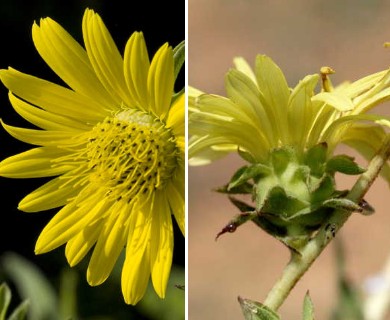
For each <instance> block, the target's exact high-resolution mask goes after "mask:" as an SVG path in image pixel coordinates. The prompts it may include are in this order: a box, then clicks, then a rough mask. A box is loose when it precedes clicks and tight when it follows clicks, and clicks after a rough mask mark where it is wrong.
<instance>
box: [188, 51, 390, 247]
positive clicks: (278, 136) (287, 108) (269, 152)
mask: <svg viewBox="0 0 390 320" xmlns="http://www.w3.org/2000/svg"><path fill="white" fill-rule="evenodd" d="M234 62H235V67H236V68H234V69H231V70H230V71H229V72H228V73H227V75H226V92H227V97H223V96H218V95H212V94H206V93H203V92H201V91H199V90H197V89H194V88H192V89H191V90H190V91H189V111H190V118H189V128H190V134H191V135H192V136H191V139H190V141H189V158H190V163H191V164H193V165H201V164H207V163H209V162H211V161H213V160H215V159H217V158H219V157H221V156H223V155H225V154H227V153H229V152H238V153H239V154H240V156H241V157H242V158H243V159H244V160H246V161H247V162H248V163H249V164H248V165H247V166H244V167H243V168H241V169H240V170H238V171H237V172H236V173H235V175H234V176H233V178H232V180H231V181H230V183H229V184H228V185H227V186H226V187H225V188H222V189H221V190H222V191H223V192H227V193H230V194H234V193H251V194H252V195H253V197H254V199H255V202H256V204H255V207H254V208H250V207H248V206H246V205H243V204H242V203H239V202H237V201H236V200H233V202H234V203H235V204H236V205H237V206H238V207H239V208H240V210H241V211H242V212H243V215H241V216H240V217H238V218H237V219H236V220H234V223H230V224H229V225H228V226H227V227H226V228H225V229H224V230H225V231H234V229H235V228H236V227H237V225H239V224H241V223H243V222H245V221H247V220H248V219H249V220H253V221H254V222H255V223H256V224H258V225H259V226H260V227H262V228H263V229H265V230H266V231H268V232H271V233H273V234H274V235H276V236H277V237H279V238H280V239H282V241H283V242H285V243H287V244H288V245H289V246H290V247H293V246H295V247H296V246H299V244H296V242H297V239H298V240H299V239H300V237H301V236H302V237H304V238H305V239H306V240H307V235H308V234H309V235H310V233H311V232H312V231H313V230H316V229H317V228H318V227H319V226H320V225H321V223H322V222H323V221H324V219H325V217H326V216H327V212H328V209H329V208H330V207H335V206H339V205H340V206H345V207H348V208H347V209H348V210H349V209H351V210H355V209H359V207H357V206H356V204H352V203H347V202H348V201H345V199H343V195H345V194H343V193H342V192H340V191H337V190H336V189H335V183H334V175H335V172H337V171H339V172H342V173H346V174H359V173H361V172H362V171H364V169H363V168H360V167H359V166H358V165H357V164H356V163H355V162H354V161H353V159H352V158H351V157H348V156H344V155H339V156H334V151H335V148H336V147H337V146H338V145H339V144H341V143H344V144H347V145H349V146H351V147H352V148H355V149H356V150H357V152H359V153H361V154H362V155H364V156H365V157H367V158H370V157H371V156H372V155H373V154H374V153H375V152H376V150H377V149H378V148H379V146H380V145H381V142H382V140H383V138H384V136H385V134H386V132H385V129H384V127H386V126H389V124H390V122H389V119H387V118H386V117H384V116H380V115H374V114H368V113H367V112H368V111H369V110H371V109H372V108H373V107H375V106H376V105H378V104H379V103H381V102H383V101H385V100H388V99H389V98H390V71H382V72H378V73H375V74H373V75H370V76H367V77H365V78H362V79H360V80H358V81H356V82H353V83H345V84H343V85H341V86H339V87H336V88H333V86H332V84H331V82H330V79H329V74H331V73H333V70H332V69H331V68H327V67H325V68H322V69H321V73H320V74H313V75H308V76H306V77H305V78H304V79H303V80H301V81H300V82H299V83H298V85H297V86H296V87H295V88H289V86H288V85H287V82H286V79H285V77H284V75H283V73H282V71H281V70H280V69H279V67H278V66H277V65H276V64H275V63H274V62H273V61H272V60H271V59H270V58H269V57H267V56H265V55H259V56H257V58H256V65H255V69H254V71H253V70H252V69H251V68H250V66H249V65H248V64H247V63H246V61H245V60H244V59H243V58H236V59H235V60H234ZM320 79H321V80H322V88H321V89H320V90H319V92H317V93H316V92H315V91H316V87H317V85H318V82H319V81H320ZM388 173H389V169H388V168H386V169H385V170H384V174H386V175H387V177H390V176H389V174H388ZM251 210H252V213H251V214H250V213H249V212H250V211H251ZM291 239H292V240H291ZM298 242H299V241H298Z"/></svg>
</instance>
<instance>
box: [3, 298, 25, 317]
mask: <svg viewBox="0 0 390 320" xmlns="http://www.w3.org/2000/svg"><path fill="white" fill-rule="evenodd" d="M29 307H30V301H29V300H25V301H23V302H22V303H21V304H19V305H18V306H17V308H16V309H15V310H14V312H12V314H11V315H10V316H9V318H8V320H25V319H27V312H28V309H29Z"/></svg>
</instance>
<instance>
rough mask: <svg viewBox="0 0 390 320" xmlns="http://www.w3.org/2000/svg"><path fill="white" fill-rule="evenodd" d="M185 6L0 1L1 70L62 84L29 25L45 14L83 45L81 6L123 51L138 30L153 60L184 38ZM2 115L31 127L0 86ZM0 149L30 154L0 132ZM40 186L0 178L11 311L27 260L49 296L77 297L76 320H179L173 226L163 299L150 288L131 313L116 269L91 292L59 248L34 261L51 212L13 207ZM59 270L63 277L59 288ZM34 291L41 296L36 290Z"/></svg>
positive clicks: (180, 278) (179, 266)
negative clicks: (99, 21) (42, 55)
mask: <svg viewBox="0 0 390 320" xmlns="http://www.w3.org/2000/svg"><path fill="white" fill-rule="evenodd" d="M184 5H185V3H184V2H183V1H179V0H175V1H170V2H168V3H166V2H164V3H162V2H156V3H150V2H142V1H137V2H128V1H116V0H112V1H104V0H100V1H99V0H88V1H76V0H69V1H52V0H46V1H44V0H39V1H27V0H2V1H0V16H1V19H0V37H1V49H0V68H7V67H8V66H12V67H13V68H16V69H18V70H20V71H22V72H25V73H28V74H32V75H35V76H38V77H40V78H43V79H47V80H50V81H53V82H55V83H58V84H61V83H62V82H61V80H60V79H59V78H58V77H57V76H56V75H55V74H54V72H52V71H51V70H50V68H49V67H48V66H47V65H46V64H45V62H44V61H43V60H42V59H41V58H40V56H39V54H38V53H37V51H36V50H35V48H34V45H33V42H32V38H31V27H32V24H33V22H34V21H37V22H38V21H39V19H40V18H43V17H47V16H49V17H51V18H52V19H54V20H56V21H57V22H59V23H60V24H61V25H62V26H63V27H64V28H65V29H66V30H67V31H68V32H69V33H70V34H71V35H72V36H73V37H74V38H75V39H77V40H78V41H79V42H80V43H82V33H81V21H82V16H83V14H84V10H85V8H87V7H89V8H91V9H94V10H95V11H96V12H97V13H99V15H100V16H101V17H102V19H103V21H104V22H105V24H106V26H107V27H108V29H109V30H110V32H111V34H112V36H113V38H114V40H115V42H116V44H117V46H118V48H119V50H120V51H121V52H123V50H124V46H125V43H126V41H127V39H128V38H129V37H130V35H131V34H132V33H133V32H134V31H143V33H144V35H145V39H146V43H147V46H148V50H149V55H150V56H151V57H152V56H153V54H154V53H155V52H156V50H157V49H158V48H159V47H160V46H161V45H162V44H164V43H165V42H169V44H170V45H172V46H173V47H174V46H176V45H177V44H179V43H180V42H181V41H182V40H184V39H185V14H184V12H185V6H184ZM183 86H184V71H183V70H182V72H181V74H180V75H179V78H178V82H177V89H180V88H182V87H183ZM0 117H1V118H2V119H3V120H4V121H5V122H6V123H8V124H11V125H16V126H18V125H20V126H26V127H28V126H29V124H28V123H26V122H25V121H23V119H21V117H19V116H18V115H17V114H16V113H15V112H14V110H13V109H12V108H11V105H10V103H9V101H8V96H7V90H6V88H5V87H4V86H2V85H1V86H0ZM0 145H1V147H0V159H4V158H5V157H7V156H10V155H13V154H15V153H18V152H21V151H24V150H27V149H29V148H30V146H28V145H25V144H23V143H22V142H20V141H17V140H15V139H13V138H11V137H10V136H9V135H8V134H7V133H6V132H5V131H4V130H0ZM45 181H46V180H45V179H29V180H14V179H5V178H0V190H1V204H2V205H1V223H0V228H1V229H0V246H1V247H0V259H1V260H0V281H2V280H6V281H7V283H8V284H9V286H10V287H11V290H12V293H13V298H12V306H11V309H12V307H14V306H16V305H17V304H18V303H19V302H20V301H21V299H22V298H23V292H21V290H20V286H17V285H18V283H17V281H15V280H17V279H18V278H19V279H20V273H18V272H19V270H18V269H17V267H16V268H15V267H14V265H13V263H15V259H25V260H27V261H25V262H26V263H27V264H29V263H32V264H33V267H34V268H35V267H36V268H38V272H42V273H43V276H44V279H45V281H46V280H47V281H48V282H49V285H50V286H51V287H52V291H53V292H54V293H55V295H59V294H60V291H61V290H65V293H66V294H65V295H74V294H76V295H77V299H76V301H77V307H76V310H77V313H76V315H77V317H75V318H74V319H115V320H116V319H118V320H120V319H145V320H146V319H173V320H175V319H179V320H180V319H184V301H185V297H184V296H185V293H184V291H183V290H180V289H177V288H176V287H175V285H184V266H185V252H184V248H185V244H184V243H185V241H184V237H183V236H182V235H181V233H180V231H179V229H178V228H177V226H176V225H175V251H174V261H173V263H174V267H173V270H172V275H171V280H170V283H169V289H168V294H167V298H166V300H160V299H159V298H158V297H157V296H156V295H155V293H154V292H153V290H149V291H148V292H149V294H148V295H147V296H146V297H145V299H144V300H143V301H142V302H141V303H139V304H138V305H137V306H136V307H132V306H127V305H125V303H124V302H123V298H122V293H121V289H120V266H119V267H117V269H116V271H115V272H113V274H112V275H111V276H110V278H109V279H108V280H107V281H106V282H105V283H104V284H102V285H101V286H98V287H94V288H92V287H89V286H88V284H87V283H86V280H85V272H86V267H87V262H88V258H86V259H84V261H83V262H82V263H80V265H78V266H76V267H75V268H73V269H70V268H69V267H68V265H67V262H66V260H65V257H64V247H60V248H59V249H57V250H54V251H52V252H50V253H48V254H44V255H40V256H35V255H34V246H35V241H36V239H37V237H38V235H39V233H40V231H41V230H42V228H43V227H44V226H45V224H46V223H47V222H48V221H49V220H50V218H51V217H52V216H53V215H54V214H55V213H56V211H57V210H53V211H49V212H40V213H29V214H27V213H22V212H20V211H18V210H17V209H16V208H17V204H18V202H19V201H20V200H21V199H22V197H24V196H25V195H26V194H28V193H29V192H31V191H32V190H34V189H35V188H37V187H38V186H40V185H41V184H42V183H43V182H45ZM10 253H11V254H10ZM15 254H16V256H15ZM17 261H19V260H17ZM22 261H24V260H22ZM17 264H18V263H17ZM19 264H22V262H21V263H19ZM64 272H65V274H67V275H68V277H69V278H65V279H66V280H65V281H63V282H61V281H62V280H61V277H62V276H63V273H64ZM72 279H73V280H72ZM39 281H40V280H38V283H39ZM42 281H43V280H42ZM72 284H73V285H72ZM64 285H65V287H64ZM72 287H73V289H72ZM35 289H36V291H37V292H39V288H38V287H36V288H35ZM73 290H75V291H73ZM36 298H37V297H36ZM38 300H41V302H43V301H42V300H43V298H39V297H38ZM56 307H57V306H56ZM49 319H55V318H49ZM38 320H44V319H38Z"/></svg>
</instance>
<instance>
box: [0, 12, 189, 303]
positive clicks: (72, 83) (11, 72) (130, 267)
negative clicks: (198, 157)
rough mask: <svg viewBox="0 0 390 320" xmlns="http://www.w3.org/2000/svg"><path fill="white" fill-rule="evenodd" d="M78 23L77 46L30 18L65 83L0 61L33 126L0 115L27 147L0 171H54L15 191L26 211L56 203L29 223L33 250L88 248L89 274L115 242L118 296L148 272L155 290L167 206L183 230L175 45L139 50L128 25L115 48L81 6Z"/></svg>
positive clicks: (18, 107) (39, 44)
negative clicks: (39, 220)
mask: <svg viewBox="0 0 390 320" xmlns="http://www.w3.org/2000/svg"><path fill="white" fill-rule="evenodd" d="M82 32H83V39H84V44H85V49H84V48H83V47H82V46H81V45H80V44H79V43H78V42H76V40H74V39H73V38H72V37H71V36H70V35H69V33H67V32H66V31H65V30H64V29H63V28H62V27H61V26H60V25H59V24H58V23H56V22H55V21H53V20H52V19H50V18H44V19H41V21H40V22H39V24H36V23H34V25H33V28H32V35H33V41H34V44H35V47H36V49H37V50H38V52H39V54H40V55H41V57H42V58H43V59H44V60H45V62H46V63H47V64H48V65H49V67H50V68H51V69H52V70H53V71H54V72H55V73H56V74H57V75H58V76H59V77H60V78H61V79H62V80H63V81H64V82H65V83H66V84H67V85H68V86H69V88H66V87H63V86H60V85H57V84H54V83H51V82H48V81H46V80H43V79H39V78H37V77H34V76H31V75H28V74H25V73H22V72H19V71H17V70H15V69H13V68H9V69H7V70H0V79H1V81H2V82H3V84H4V85H5V86H6V87H7V88H8V89H9V99H10V102H11V104H12V106H13V108H14V109H15V111H16V112H17V113H18V114H19V115H21V116H22V117H23V118H24V119H26V120H28V121H29V122H30V123H32V124H33V125H34V126H36V127H37V129H27V128H19V127H14V126H11V125H8V124H5V123H3V122H2V125H3V127H4V129H5V130H6V131H7V132H8V133H9V134H11V135H12V136H13V137H15V138H16V139H19V140H21V141H24V142H27V143H29V144H32V145H35V147H34V148H33V149H31V150H29V151H26V152H23V153H20V154H17V155H14V156H11V157H9V158H7V159H5V160H3V161H2V162H1V163H0V175H1V176H3V177H9V178H34V177H53V179H52V180H50V181H49V182H47V183H46V184H44V185H43V186H41V187H39V188H38V189H36V190H35V191H33V192H31V193H30V194H29V195H27V196H26V197H25V198H24V199H22V200H21V201H20V203H19V209H20V210H23V211H26V212H36V211H43V210H48V209H53V208H58V207H62V208H61V209H60V210H59V211H58V213H57V214H56V215H55V216H54V217H53V218H52V220H51V221H50V222H49V223H48V224H47V226H46V227H45V228H44V229H43V231H42V233H41V234H40V236H39V238H38V240H37V243H36V248H35V251H36V253H37V254H41V253H46V252H48V251H51V250H53V249H55V248H57V247H59V246H61V245H63V244H66V249H65V254H66V258H67V260H68V262H69V264H70V265H71V266H74V265H76V264H78V263H79V262H80V261H81V260H82V259H83V258H84V257H85V256H86V254H87V253H88V252H89V251H91V250H93V252H92V255H91V258H90V261H89V266H88V270H87V280H88V283H89V284H90V285H93V286H95V285H99V284H101V283H103V282H104V281H105V280H106V279H107V277H108V276H109V275H110V273H111V270H112V268H113V267H114V265H115V263H116V261H117V258H118V257H119V255H120V253H121V252H122V251H123V250H125V260H124V264H123V268H122V292H123V296H124V299H125V301H126V303H128V304H136V303H137V302H138V301H139V300H140V299H141V298H142V297H143V295H144V293H145V290H146V288H147V284H148V282H149V278H150V277H151V279H152V283H153V286H154V289H155V291H156V293H157V294H158V295H159V296H160V297H161V298H163V297H164V296H165V292H166V286H167V281H168V278H169V274H170V269H171V264H172V255H173V246H174V239H173V224H172V223H173V222H172V215H173V217H174V218H175V220H176V222H177V224H178V226H179V228H180V230H181V231H182V233H183V235H184V230H185V216H184V179H185V178H184V149H185V141H184V94H183V93H181V92H180V93H175V92H174V83H175V80H176V77H177V74H178V72H179V70H180V68H181V66H182V63H183V59H182V58H183V57H184V54H183V50H184V49H183V48H184V46H183V44H180V45H178V46H177V47H176V48H175V49H172V47H171V46H169V45H168V44H167V43H166V44H164V45H162V46H161V47H160V49H159V50H158V51H157V52H156V53H155V55H154V57H153V59H152V60H151V61H150V60H149V57H148V52H147V48H146V44H145V40H144V36H143V34H142V32H134V33H133V34H132V35H131V37H130V38H129V40H128V42H127V44H126V47H125V51H124V55H123V57H122V55H121V54H120V52H119V51H118V48H117V47H116V45H115V43H114V41H113V39H112V37H111V35H110V33H109V31H108V30H107V28H106V26H105V25H104V23H103V21H102V19H101V18H100V16H99V15H98V14H96V13H95V12H94V11H93V10H90V9H87V10H86V11H85V14H84V17H83V22H82ZM124 248H125V249H124Z"/></svg>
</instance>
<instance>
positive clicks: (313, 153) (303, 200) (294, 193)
mask: <svg viewBox="0 0 390 320" xmlns="http://www.w3.org/2000/svg"><path fill="white" fill-rule="evenodd" d="M327 152H328V147H327V145H326V144H325V143H322V144H318V145H316V146H314V147H312V148H310V149H309V150H307V151H306V152H305V153H304V154H303V156H299V155H298V154H297V152H296V150H294V148H292V147H287V146H285V147H281V148H277V149H274V150H272V151H271V152H270V154H269V159H268V160H267V161H266V162H265V163H264V164H252V165H248V166H244V167H242V168H240V169H239V170H238V171H237V172H236V173H235V174H234V175H233V178H232V179H231V181H230V183H229V184H228V185H227V186H226V187H225V188H222V189H220V190H219V191H220V192H223V193H227V194H230V193H231V194H237V193H240V194H251V195H252V197H253V199H254V201H255V207H251V206H249V205H247V206H245V205H243V202H240V201H237V200H235V201H233V203H234V204H235V205H236V206H237V207H238V208H239V209H240V211H241V212H242V214H241V215H239V216H238V217H237V218H235V219H233V220H232V221H231V222H230V223H229V226H230V227H231V228H232V227H238V226H239V225H241V224H242V223H244V222H245V221H247V220H252V221H253V222H255V223H256V224H257V225H258V226H259V227H261V228H262V229H264V230H265V231H267V232H269V233H270V234H272V235H274V236H275V237H277V238H279V239H280V240H281V241H283V242H284V243H285V244H286V245H288V246H289V247H290V248H293V249H295V250H299V247H300V246H301V245H303V244H304V243H305V242H306V241H307V240H308V239H309V238H310V236H311V234H312V233H313V232H314V231H316V230H317V229H318V228H319V227H320V226H321V225H322V224H323V222H324V221H325V220H326V218H327V217H328V216H329V214H330V211H331V209H332V208H342V209H345V210H348V211H361V210H362V208H361V207H360V206H359V205H358V204H355V203H354V202H352V201H350V200H348V199H345V198H344V196H345V195H346V192H344V191H340V190H337V189H336V184H335V177H334V176H335V173H336V172H341V173H346V174H351V175H357V174H360V173H362V172H364V169H363V168H361V167H360V166H359V165H358V164H356V163H355V162H354V160H353V158H350V157H348V156H345V155H337V156H334V157H331V158H330V159H328V160H326V154H327ZM248 186H250V187H249V188H248ZM225 231H229V230H225ZM231 231H233V230H231Z"/></svg>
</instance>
